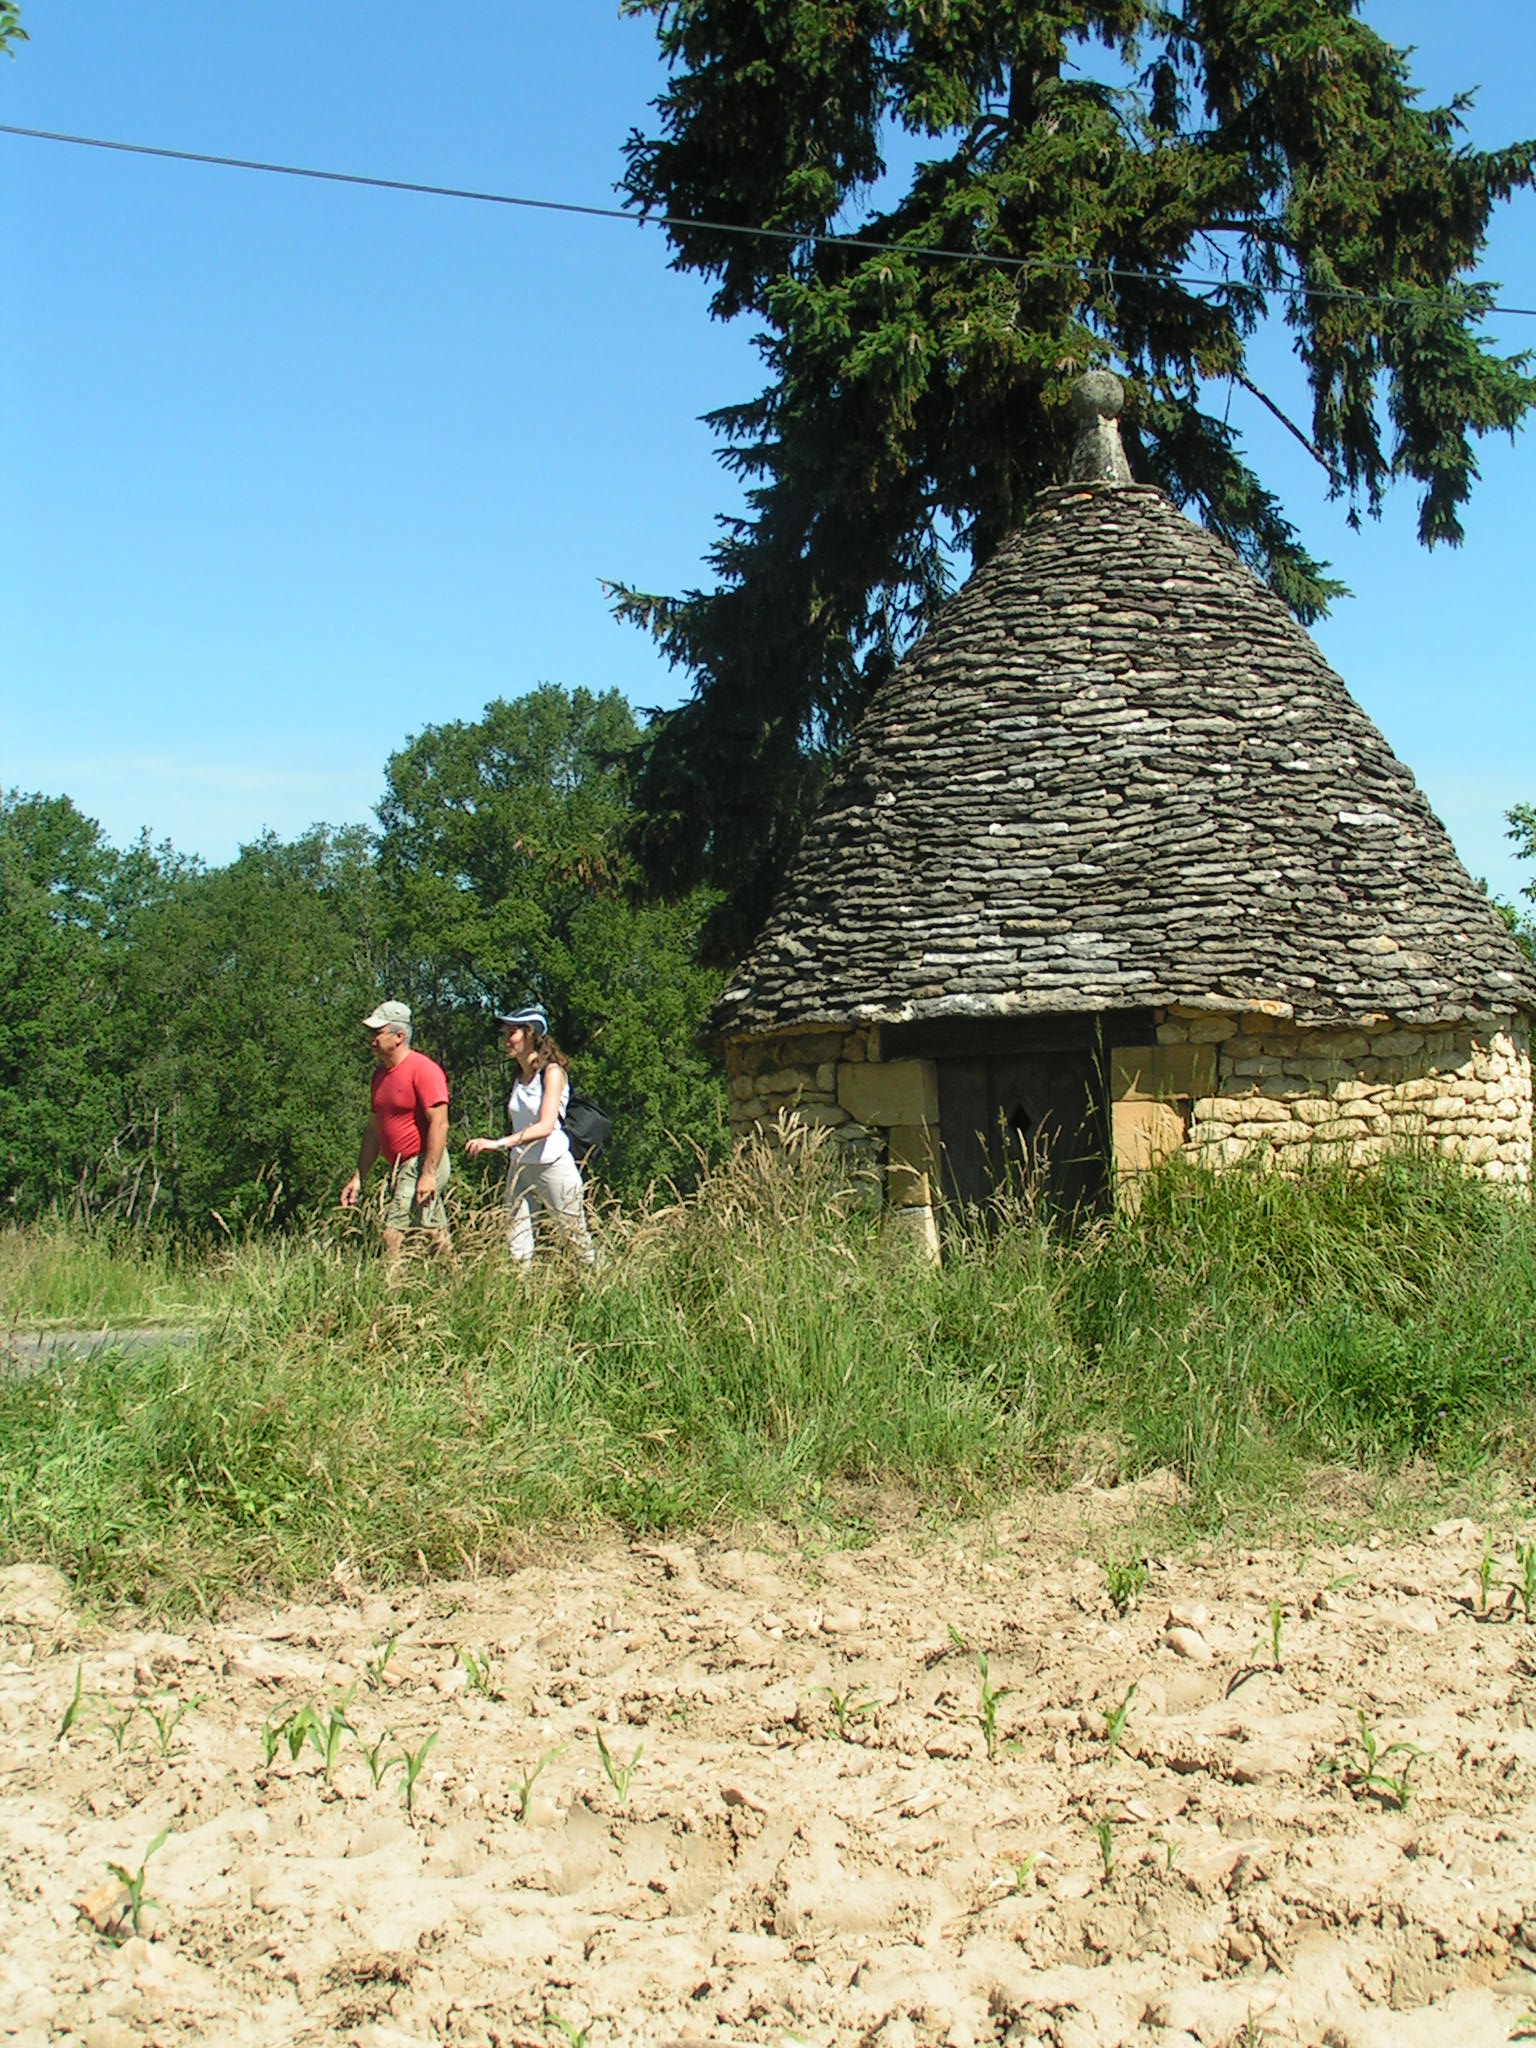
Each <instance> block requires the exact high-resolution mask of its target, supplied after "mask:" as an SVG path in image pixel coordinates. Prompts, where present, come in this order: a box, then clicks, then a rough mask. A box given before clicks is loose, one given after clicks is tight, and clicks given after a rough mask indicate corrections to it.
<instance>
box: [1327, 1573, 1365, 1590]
mask: <svg viewBox="0 0 1536 2048" xmlns="http://www.w3.org/2000/svg"><path fill="white" fill-rule="evenodd" d="M1359 1576H1360V1574H1359V1573H1358V1572H1335V1573H1334V1575H1333V1577H1332V1578H1331V1579H1330V1580H1329V1581H1328V1583H1327V1585H1326V1586H1324V1588H1323V1591H1324V1592H1325V1593H1342V1592H1343V1590H1344V1588H1345V1587H1346V1586H1352V1585H1353V1584H1354V1583H1355V1581H1356V1579H1358V1578H1359Z"/></svg>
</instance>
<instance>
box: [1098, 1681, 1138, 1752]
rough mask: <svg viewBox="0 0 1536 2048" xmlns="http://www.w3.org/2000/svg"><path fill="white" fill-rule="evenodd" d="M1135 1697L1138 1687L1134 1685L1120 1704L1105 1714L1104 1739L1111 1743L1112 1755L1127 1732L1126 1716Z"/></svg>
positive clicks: (1110, 1750)
mask: <svg viewBox="0 0 1536 2048" xmlns="http://www.w3.org/2000/svg"><path fill="white" fill-rule="evenodd" d="M1135 1697H1136V1687H1135V1686H1134V1685H1133V1686H1132V1687H1131V1689H1130V1691H1129V1692H1128V1693H1127V1694H1126V1696H1125V1698H1124V1699H1123V1700H1122V1701H1121V1702H1120V1704H1119V1706H1118V1707H1116V1708H1115V1709H1114V1710H1113V1712H1112V1713H1107V1714H1106V1715H1105V1716H1104V1740H1105V1741H1106V1742H1107V1743H1108V1745H1109V1754H1110V1755H1111V1756H1113V1755H1114V1753H1115V1751H1116V1750H1117V1749H1118V1748H1119V1747H1120V1739H1121V1737H1122V1736H1123V1735H1124V1734H1125V1721H1126V1716H1127V1715H1128V1714H1129V1713H1130V1711H1131V1701H1132V1700H1133V1699H1135Z"/></svg>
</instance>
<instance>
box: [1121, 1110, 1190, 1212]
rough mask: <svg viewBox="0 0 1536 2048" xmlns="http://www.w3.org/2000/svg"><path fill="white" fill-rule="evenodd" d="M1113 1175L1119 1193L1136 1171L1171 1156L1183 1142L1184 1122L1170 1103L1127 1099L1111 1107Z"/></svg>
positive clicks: (1148, 1168) (1140, 1172) (1158, 1164)
mask: <svg viewBox="0 0 1536 2048" xmlns="http://www.w3.org/2000/svg"><path fill="white" fill-rule="evenodd" d="M1110 1133H1111V1137H1112V1140H1113V1143H1114V1154H1115V1177H1116V1179H1117V1181H1118V1182H1119V1183H1120V1186H1121V1190H1122V1194H1123V1193H1124V1192H1125V1191H1126V1184H1127V1183H1128V1182H1133V1181H1134V1180H1135V1179H1136V1177H1137V1175H1138V1174H1143V1173H1149V1172H1150V1171H1151V1169H1152V1168H1153V1167H1154V1166H1160V1165H1161V1164H1162V1162H1163V1161H1164V1160H1165V1159H1171V1158H1172V1157H1173V1155H1174V1153H1175V1152H1177V1151H1179V1150H1180V1148H1181V1147H1182V1145H1183V1143H1184V1134H1185V1123H1184V1118H1183V1117H1182V1116H1181V1115H1180V1113H1179V1112H1178V1110H1176V1109H1175V1108H1174V1107H1173V1106H1172V1104H1171V1103H1167V1102H1143V1101H1138V1100H1127V1101H1123V1102H1116V1103H1114V1104H1113V1105H1112V1107H1111V1109H1110Z"/></svg>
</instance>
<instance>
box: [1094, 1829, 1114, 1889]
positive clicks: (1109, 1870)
mask: <svg viewBox="0 0 1536 2048" xmlns="http://www.w3.org/2000/svg"><path fill="white" fill-rule="evenodd" d="M1093 1833H1094V1839H1095V1841H1097V1843H1098V1845H1099V1861H1100V1863H1102V1865H1103V1866H1104V1882H1105V1883H1106V1884H1113V1883H1114V1881H1115V1824H1114V1822H1113V1821H1112V1820H1111V1819H1110V1817H1109V1815H1108V1814H1107V1813H1104V1814H1100V1816H1099V1818H1098V1819H1097V1820H1096V1821H1095V1822H1094V1824H1093Z"/></svg>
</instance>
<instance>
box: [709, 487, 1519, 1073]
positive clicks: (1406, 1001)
mask: <svg viewBox="0 0 1536 2048" xmlns="http://www.w3.org/2000/svg"><path fill="white" fill-rule="evenodd" d="M1450 710H1451V707H1450V706H1449V705H1448V713H1449V712H1450ZM1167 1003H1178V1004H1194V1005H1196V1006H1200V1007H1209V1008H1212V1009H1254V1008H1259V1007H1261V1006H1262V1007H1268V1008H1269V1009H1270V1011H1271V1014H1273V1015H1275V1016H1277V1017H1284V1016H1287V1015H1289V1016H1292V1017H1294V1019H1295V1020H1296V1022H1297V1023H1299V1024H1306V1025H1348V1024H1351V1023H1358V1022H1361V1021H1363V1020H1365V1019H1367V1018H1383V1017H1391V1018H1394V1019H1398V1020H1400V1021H1402V1022H1405V1023H1417V1024H1430V1023H1437V1024H1438V1023H1446V1022H1451V1021H1460V1020H1469V1021H1473V1022H1487V1021H1490V1020H1492V1019H1493V1018H1496V1017H1499V1016H1506V1017H1507V1016H1508V1015H1509V1013H1510V1012H1511V1010H1515V1009H1520V1010H1525V1011H1527V1012H1530V1011H1533V1010H1536V975H1533V972H1532V969H1531V966H1530V963H1529V962H1528V961H1527V960H1526V958H1525V956H1524V954H1523V953H1521V952H1520V950H1519V949H1518V948H1517V947H1516V946H1515V944H1514V942H1513V941H1512V940H1511V938H1510V937H1509V935H1508V933H1507V932H1506V931H1505V929H1504V927H1503V925H1502V923H1501V922H1500V920H1499V918H1498V917H1497V915H1496V914H1495V912H1494V911H1493V910H1492V909H1491V907H1490V906H1489V904H1488V902H1487V901H1486V899H1485V898H1484V897H1483V896H1482V895H1481V894H1480V893H1479V891H1478V890H1477V889H1476V888H1475V886H1474V885H1473V883H1472V881H1471V879H1470V877H1469V876H1468V875H1467V872H1466V870H1465V869H1464V868H1463V867H1462V865H1461V863H1460V861H1459V860H1458V859H1457V857H1456V854H1455V852H1454V851H1453V849H1452V847H1451V843H1450V840H1449V838H1448V837H1447V835H1446V832H1445V829H1444V827H1443V826H1442V825H1441V823H1440V821H1439V820H1438V818H1436V816H1435V815H1434V813H1433V811H1432V810H1431V809H1430V807H1429V805H1428V803H1427V802H1426V800H1425V798H1424V797H1423V795H1422V794H1421V792H1420V791H1419V789H1418V788H1417V786H1416V785H1415V783H1414V780H1413V777H1412V776H1411V775H1410V774H1409V772H1408V770H1407V769H1406V768H1405V767H1404V766H1403V765H1402V763H1401V762H1400V761H1399V760H1398V759H1397V758H1396V756H1395V755H1394V754H1393V753H1392V750H1391V749H1390V747H1389V746H1388V745H1387V743H1386V741H1385V740H1384V739H1383V737H1382V735H1381V734H1380V733H1379V732H1378V731H1377V729H1376V727H1375V726H1374V725H1373V724H1372V723H1371V721H1370V719H1368V718H1367V717H1366V715H1365V713H1364V712H1363V711H1362V710H1361V709H1360V707H1359V706H1358V705H1357V704H1356V703H1355V702H1354V701H1353V699H1352V698H1351V697H1350V695H1349V693H1348V691H1347V690H1346V689H1345V687H1344V684H1343V682H1342V681H1341V680H1340V678H1339V677H1338V676H1337V675H1335V674H1334V672H1333V670H1332V669H1331V668H1329V666H1328V664H1327V663H1326V662H1325V661H1324V659H1323V657H1322V655H1321V654H1320V653H1319V652H1318V649H1317V648H1316V647H1315V646H1314V645H1313V643H1312V641H1311V640H1310V639H1309V638H1308V637H1307V635H1306V634H1305V633H1304V632H1303V631H1302V629H1301V628H1300V627H1299V626H1298V625H1297V624H1296V623H1295V621H1294V620H1293V619H1292V618H1291V617H1290V615H1289V613H1288V612H1286V610H1285V609H1284V607H1283V606H1282V605H1281V603H1280V602H1279V600H1278V599H1277V598H1276V597H1275V596H1274V595H1273V594H1272V593H1271V592H1270V591H1268V590H1267V589H1265V588H1264V586H1263V585H1262V584H1260V583H1259V581H1258V580H1257V578H1256V577H1255V576H1254V575H1253V574H1252V573H1251V571H1249V570H1248V569H1247V568H1246V567H1245V566H1244V565H1243V564H1242V563H1241V562H1240V561H1239V560H1238V559H1237V557H1236V556H1235V555H1234V554H1233V553H1232V551H1231V550H1230V549H1229V548H1228V547H1227V545H1226V544H1225V543H1224V542H1222V541H1221V540H1219V539H1217V538H1216V537H1215V536H1213V535H1212V534H1210V533H1207V532H1206V531H1204V530H1203V529H1202V528H1199V527H1197V526H1195V525H1194V524H1192V522H1191V521H1189V520H1188V519H1186V518H1185V517H1184V516H1183V515H1182V514H1181V513H1179V512H1178V511H1177V510H1175V508H1174V507H1173V506H1172V505H1171V504H1170V503H1169V501H1168V500H1167V499H1166V498H1165V497H1164V496H1163V494H1162V493H1161V492H1160V491H1158V490H1155V489H1152V488H1150V487H1148V486H1145V485H1136V484H1125V483H1114V482H1088V483H1079V484H1068V485H1063V486H1060V487H1058V488H1056V489H1053V490H1048V491H1045V492H1043V493H1041V495H1040V497H1039V498H1038V499H1037V501H1036V504H1035V507H1034V509H1033V512H1032V514H1031V516H1030V517H1029V519H1028V520H1027V521H1026V523H1025V524H1024V525H1023V526H1022V527H1021V528H1020V529H1019V530H1018V531H1017V532H1015V533H1014V534H1013V535H1012V536H1011V537H1010V538H1009V539H1008V540H1007V541H1006V542H1005V543H1004V544H1003V546H1002V547H1001V548H1000V549H999V550H998V552H997V554H996V555H995V556H994V557H993V558H992V559H991V561H989V562H988V563H987V564H986V565H985V567H984V568H982V569H981V570H980V571H979V572H978V573H977V574H976V575H974V576H973V577H972V578H971V579H970V581H969V582H968V583H967V584H966V585H965V587H964V588H963V589H962V590H961V591H960V592H959V593H958V594H957V595H956V596H955V598H954V599H953V600H952V601H951V602H950V604H949V605H948V606H947V607H946V608H945V610H944V612H943V613H942V614H941V616H940V617H939V619H938V620H937V622H936V623H935V624H934V626H933V627H932V628H931V629H930V631H929V632H928V633H927V634H925V635H924V637H923V639H922V640H921V641H920V642H919V643H918V644H917V646H916V647H915V648H914V649H913V650H912V652H911V654H910V655H909V656H908V657H907V659H906V660H905V661H904V662H903V663H902V664H901V666H900V667H899V668H898V670H897V671H896V673H895V674H894V676H892V678H891V679H890V681H889V682H888V683H887V684H886V685H885V686H884V687H883V688H882V689H881V690H880V691H879V692H878V693H877V694H876V696H875V698H874V699H873V701H872V702H871V704H870V707H869V709H868V711H867V713H866V714H865V716H864V718H863V720H862V721H861V723H860V725H859V727H858V730H857V732H856V733H855V736H854V740H853V743H852V746H851V749H850V753H849V756H848V759H847V761H846V764H845V765H844V767H843V769H842V770H841V772H840V773H839V775H838V776H837V778H836V780H835V781H834V782H833V784H832V785H831V787H830V789H829V791H828V793H827V796H826V798H825V800H824V802H823V804H822V806H821V809H820V811H819V812H818V814H817V816H816V818H815V820H814V821H813V823H812V824H811V826H810V828H809V830H808V831H807V833H806V836H805V839H804V841H803V843H802V845H801V848H800V851H799V853H798V855H797V856H796V859H795V861H794V864H793V866H792V868H791V870H790V872H789V875H788V877H787V879H786V882H785V885H784V887H783V889H782V890H781V892H780V895H779V898H778V900H777V902H776V904H775V906H774V909H773V911H772V913H771V915H770V917H769V920H768V922H767V925H766V926H765V928H764V930H763V932H762V934H761V936H760V937H759V939H758V941H757V943H756V944H755V946H754V947H753V949H752V951H751V952H750V953H749V954H748V956H747V958H746V960H745V961H744V962H743V963H742V966H741V968H740V969H739V971H738V973H737V974H736V975H735V977H734V978H733V979H732V981H731V984H730V986H729V987H728V988H727V990H726V992H725V994H724V996H723V997H722V998H721V1001H720V1003H719V1005H718V1006H717V1008H716V1011H715V1018H714V1022H715V1025H716V1028H717V1029H718V1030H719V1031H720V1032H722V1033H723V1034H725V1035H733V1034H735V1033H739V1032H748V1031H761V1030H775V1029H785V1028H794V1027H811V1026H816V1025H823V1024H833V1023H850V1022H874V1021H883V1022H896V1021H905V1020H909V1019H919V1018H936V1017H988V1016H1029V1015H1037V1014H1041V1013H1045V1012H1053V1011H1054V1012H1061V1011H1103V1010H1111V1009H1120V1008H1128V1007H1133V1008H1144V1007H1147V1006H1156V1005H1162V1004H1167Z"/></svg>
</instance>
